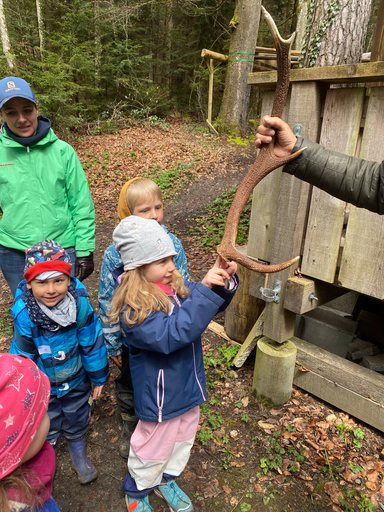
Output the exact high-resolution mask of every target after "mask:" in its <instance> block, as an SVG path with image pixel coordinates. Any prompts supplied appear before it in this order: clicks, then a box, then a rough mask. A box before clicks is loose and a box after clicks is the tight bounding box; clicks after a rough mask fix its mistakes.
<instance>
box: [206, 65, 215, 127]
mask: <svg viewBox="0 0 384 512" xmlns="http://www.w3.org/2000/svg"><path fill="white" fill-rule="evenodd" d="M207 66H208V70H209V88H208V119H207V121H208V123H209V124H210V125H212V100H213V73H214V69H213V60H212V59H207Z"/></svg>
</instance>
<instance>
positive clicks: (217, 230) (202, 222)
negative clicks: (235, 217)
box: [195, 186, 252, 252]
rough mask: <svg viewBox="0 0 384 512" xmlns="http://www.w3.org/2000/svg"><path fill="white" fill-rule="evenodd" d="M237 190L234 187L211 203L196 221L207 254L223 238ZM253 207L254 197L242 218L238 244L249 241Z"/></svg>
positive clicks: (247, 205)
mask: <svg viewBox="0 0 384 512" xmlns="http://www.w3.org/2000/svg"><path fill="white" fill-rule="evenodd" d="M236 190H237V186H234V187H232V188H231V189H229V190H228V191H227V192H224V194H222V195H221V196H220V197H218V198H217V199H215V200H214V201H213V202H212V203H210V204H209V205H208V206H207V207H206V208H205V210H204V211H203V212H202V214H201V216H200V217H199V218H197V219H196V226H195V231H196V232H197V233H198V234H199V240H200V243H201V245H202V246H203V247H204V249H205V250H206V251H207V252H208V251H210V250H211V249H212V248H214V247H216V246H217V245H218V244H219V243H220V242H221V239H222V238H223V234H224V227H225V222H226V219H227V215H228V211H229V208H230V207H231V204H232V201H233V198H234V196H235V193H236ZM251 205H252V196H251V197H250V198H249V199H248V202H247V203H246V205H245V207H244V210H243V213H242V214H241V217H240V221H239V227H238V230H237V238H236V242H237V243H239V244H241V243H245V242H246V240H247V239H248V230H249V219H250V215H251Z"/></svg>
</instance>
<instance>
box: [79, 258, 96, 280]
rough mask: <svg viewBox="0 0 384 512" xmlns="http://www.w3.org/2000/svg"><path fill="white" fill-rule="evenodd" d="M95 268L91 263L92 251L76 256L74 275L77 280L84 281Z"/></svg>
mask: <svg viewBox="0 0 384 512" xmlns="http://www.w3.org/2000/svg"><path fill="white" fill-rule="evenodd" d="M94 268H95V265H94V264H93V252H91V254H90V255H89V256H82V257H81V258H76V265H75V276H76V277H77V279H78V280H79V281H84V279H85V278H86V277H88V276H90V275H91V274H92V272H93V270H94Z"/></svg>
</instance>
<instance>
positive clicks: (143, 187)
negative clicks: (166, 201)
mask: <svg viewBox="0 0 384 512" xmlns="http://www.w3.org/2000/svg"><path fill="white" fill-rule="evenodd" d="M148 196H149V197H153V198H156V199H159V200H160V201H161V202H163V199H162V196H161V190H160V188H159V186H158V185H156V183H155V182H154V181H152V180H149V179H147V178H144V179H141V180H136V181H133V182H132V183H131V184H130V185H129V187H128V188H127V193H126V200H127V205H128V208H129V210H130V211H131V213H133V210H134V209H135V206H136V205H137V204H141V203H143V202H144V201H146V200H147V198H148Z"/></svg>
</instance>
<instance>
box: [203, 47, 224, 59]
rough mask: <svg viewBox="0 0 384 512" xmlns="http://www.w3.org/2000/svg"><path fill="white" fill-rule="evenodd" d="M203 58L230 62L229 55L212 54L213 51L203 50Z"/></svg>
mask: <svg viewBox="0 0 384 512" xmlns="http://www.w3.org/2000/svg"><path fill="white" fill-rule="evenodd" d="M201 56H202V57H204V58H208V59H212V60H218V61H220V62H226V61H227V60H228V55H223V54H222V53H217V52H211V50H207V49H206V48H203V49H202V50H201Z"/></svg>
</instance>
